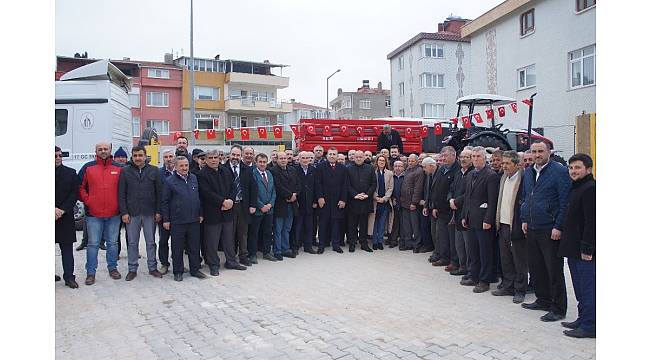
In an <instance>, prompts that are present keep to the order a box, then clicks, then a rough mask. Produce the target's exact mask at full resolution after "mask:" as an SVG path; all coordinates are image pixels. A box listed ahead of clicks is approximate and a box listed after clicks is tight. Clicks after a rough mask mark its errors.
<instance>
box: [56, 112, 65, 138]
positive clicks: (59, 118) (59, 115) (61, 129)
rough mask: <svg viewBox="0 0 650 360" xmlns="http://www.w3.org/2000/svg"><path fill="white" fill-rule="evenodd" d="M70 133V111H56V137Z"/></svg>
mask: <svg viewBox="0 0 650 360" xmlns="http://www.w3.org/2000/svg"><path fill="white" fill-rule="evenodd" d="M67 132H68V110H66V109H55V110H54V136H61V135H65V134H66V133H67Z"/></svg>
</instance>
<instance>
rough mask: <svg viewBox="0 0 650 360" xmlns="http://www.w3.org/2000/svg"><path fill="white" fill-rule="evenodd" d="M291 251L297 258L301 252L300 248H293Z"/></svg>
mask: <svg viewBox="0 0 650 360" xmlns="http://www.w3.org/2000/svg"><path fill="white" fill-rule="evenodd" d="M291 253H292V254H293V257H294V258H295V257H296V256H298V255H299V254H300V249H291Z"/></svg>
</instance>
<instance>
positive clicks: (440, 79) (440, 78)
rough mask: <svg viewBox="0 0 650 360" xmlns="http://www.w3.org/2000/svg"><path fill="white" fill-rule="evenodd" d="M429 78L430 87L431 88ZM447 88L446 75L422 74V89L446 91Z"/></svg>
mask: <svg viewBox="0 0 650 360" xmlns="http://www.w3.org/2000/svg"><path fill="white" fill-rule="evenodd" d="M429 77H430V80H431V81H430V85H431V86H429V81H428V80H429ZM441 83H442V84H441ZM444 88H445V75H444V74H437V73H427V72H425V73H422V74H420V89H444Z"/></svg>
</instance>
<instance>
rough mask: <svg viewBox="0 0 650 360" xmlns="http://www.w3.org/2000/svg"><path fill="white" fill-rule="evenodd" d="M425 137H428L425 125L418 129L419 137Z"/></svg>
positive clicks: (427, 129) (427, 128)
mask: <svg viewBox="0 0 650 360" xmlns="http://www.w3.org/2000/svg"><path fill="white" fill-rule="evenodd" d="M427 135H429V127H428V126H426V125H425V126H423V127H422V128H420V136H422V137H427Z"/></svg>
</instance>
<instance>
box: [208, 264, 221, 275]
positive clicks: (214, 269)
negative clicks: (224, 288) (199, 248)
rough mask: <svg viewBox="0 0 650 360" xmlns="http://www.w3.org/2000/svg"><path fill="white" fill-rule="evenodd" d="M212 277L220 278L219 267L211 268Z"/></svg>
mask: <svg viewBox="0 0 650 360" xmlns="http://www.w3.org/2000/svg"><path fill="white" fill-rule="evenodd" d="M210 275H212V276H219V267H218V266H210Z"/></svg>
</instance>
